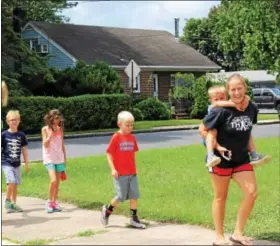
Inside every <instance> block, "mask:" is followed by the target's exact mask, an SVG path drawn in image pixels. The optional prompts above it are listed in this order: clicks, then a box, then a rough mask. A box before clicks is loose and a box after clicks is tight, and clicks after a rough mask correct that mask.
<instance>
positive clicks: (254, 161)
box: [250, 154, 271, 167]
mask: <svg viewBox="0 0 280 246" xmlns="http://www.w3.org/2000/svg"><path fill="white" fill-rule="evenodd" d="M270 160H271V156H269V155H260V154H257V156H256V157H255V158H252V157H251V162H250V164H251V165H252V166H253V167H259V166H262V165H264V164H266V163H268V162H269V161H270Z"/></svg>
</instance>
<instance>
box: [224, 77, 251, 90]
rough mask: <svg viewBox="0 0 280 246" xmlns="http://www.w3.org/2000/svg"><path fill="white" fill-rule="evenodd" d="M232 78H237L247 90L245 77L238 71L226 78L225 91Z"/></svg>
mask: <svg viewBox="0 0 280 246" xmlns="http://www.w3.org/2000/svg"><path fill="white" fill-rule="evenodd" d="M233 79H237V80H239V81H240V82H241V83H242V84H243V85H244V87H245V89H246V90H247V84H246V82H245V78H244V77H243V76H241V75H240V74H239V73H234V74H232V75H231V76H229V77H228V79H227V83H226V89H227V91H229V84H230V82H231V81H232V80H233Z"/></svg>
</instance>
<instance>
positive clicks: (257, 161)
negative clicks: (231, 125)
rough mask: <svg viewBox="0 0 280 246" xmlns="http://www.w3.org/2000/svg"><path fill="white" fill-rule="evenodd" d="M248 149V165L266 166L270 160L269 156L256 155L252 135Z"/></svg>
mask: <svg viewBox="0 0 280 246" xmlns="http://www.w3.org/2000/svg"><path fill="white" fill-rule="evenodd" d="M248 149H249V151H250V156H251V162H250V164H251V165H252V166H254V167H256V166H261V165H263V164H266V163H268V162H269V161H270V160H271V156H269V155H261V154H258V153H257V151H256V146H255V143H254V139H253V136H252V134H251V136H250V139H249V144H248Z"/></svg>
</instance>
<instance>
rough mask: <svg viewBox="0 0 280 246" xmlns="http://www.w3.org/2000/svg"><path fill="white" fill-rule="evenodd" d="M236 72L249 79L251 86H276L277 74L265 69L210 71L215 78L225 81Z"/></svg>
mask: <svg viewBox="0 0 280 246" xmlns="http://www.w3.org/2000/svg"><path fill="white" fill-rule="evenodd" d="M234 73H238V74H240V75H241V76H243V77H245V78H247V79H248V81H249V84H250V86H252V87H253V88H274V87H276V78H277V74H274V75H272V74H269V73H268V72H267V71H265V70H252V71H249V70H248V71H234V72H225V71H220V72H219V73H210V75H211V76H212V79H213V80H216V81H219V80H222V81H225V80H227V78H228V77H229V76H231V75H232V74H234Z"/></svg>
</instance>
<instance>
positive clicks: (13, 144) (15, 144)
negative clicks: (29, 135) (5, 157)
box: [7, 137, 21, 162]
mask: <svg viewBox="0 0 280 246" xmlns="http://www.w3.org/2000/svg"><path fill="white" fill-rule="evenodd" d="M7 145H8V150H9V159H10V160H11V161H12V162H16V161H19V160H20V150H21V138H20V137H17V139H15V138H12V139H10V138H7Z"/></svg>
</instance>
